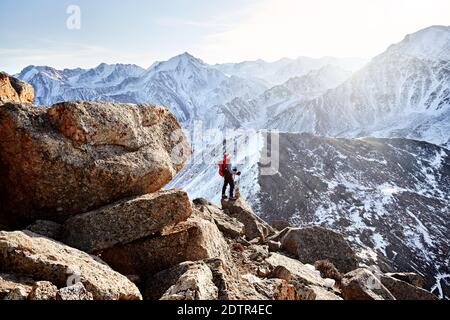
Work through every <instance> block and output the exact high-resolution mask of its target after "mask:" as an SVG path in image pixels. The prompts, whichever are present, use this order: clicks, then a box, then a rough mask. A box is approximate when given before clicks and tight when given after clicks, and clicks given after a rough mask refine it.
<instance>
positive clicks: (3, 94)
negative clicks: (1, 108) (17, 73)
mask: <svg viewBox="0 0 450 320" xmlns="http://www.w3.org/2000/svg"><path fill="white" fill-rule="evenodd" d="M33 100H34V89H33V87H32V86H31V85H30V84H28V83H26V82H24V81H22V80H19V79H17V78H14V77H11V76H8V75H7V74H6V73H4V72H0V105H1V104H4V103H7V102H12V103H32V102H33Z"/></svg>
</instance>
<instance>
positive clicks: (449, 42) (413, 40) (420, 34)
mask: <svg viewBox="0 0 450 320" xmlns="http://www.w3.org/2000/svg"><path fill="white" fill-rule="evenodd" d="M387 52H389V53H400V54H404V55H408V56H412V57H415V58H419V59H425V60H450V26H439V25H434V26H430V27H427V28H424V29H422V30H419V31H417V32H415V33H412V34H408V35H407V36H405V38H404V39H403V40H402V41H401V42H399V43H397V44H394V45H391V46H390V47H389V48H388V51H387Z"/></svg>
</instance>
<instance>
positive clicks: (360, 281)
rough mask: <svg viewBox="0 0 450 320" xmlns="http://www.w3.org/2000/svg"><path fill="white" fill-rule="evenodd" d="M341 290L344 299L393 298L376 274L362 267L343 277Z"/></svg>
mask: <svg viewBox="0 0 450 320" xmlns="http://www.w3.org/2000/svg"><path fill="white" fill-rule="evenodd" d="M341 292H342V296H343V297H344V299H345V300H395V297H394V296H393V295H392V293H391V292H389V290H388V289H387V288H386V287H385V286H384V285H383V284H382V282H381V281H380V279H379V276H378V275H375V274H373V273H372V272H371V271H370V270H367V269H362V268H359V269H356V270H353V271H352V272H349V273H347V274H346V275H345V276H344V277H343V279H342V285H341Z"/></svg>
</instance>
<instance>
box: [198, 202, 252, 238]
mask: <svg viewBox="0 0 450 320" xmlns="http://www.w3.org/2000/svg"><path fill="white" fill-rule="evenodd" d="M194 204H195V206H196V208H197V209H198V210H199V211H200V212H201V215H202V216H203V217H204V218H205V219H208V220H212V221H213V222H214V223H215V224H216V226H217V228H219V230H220V231H221V232H222V233H223V234H224V235H226V236H228V237H230V238H238V237H240V236H243V235H244V234H245V226H244V224H243V223H241V222H239V221H238V220H237V219H236V218H233V217H230V216H229V215H227V214H225V213H224V212H223V211H222V210H220V209H219V208H217V207H216V206H214V205H212V204H209V203H207V202H206V203H205V202H199V199H197V201H194Z"/></svg>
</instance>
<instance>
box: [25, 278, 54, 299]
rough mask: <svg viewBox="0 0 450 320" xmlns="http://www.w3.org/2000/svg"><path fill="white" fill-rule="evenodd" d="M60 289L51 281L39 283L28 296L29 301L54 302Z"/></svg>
mask: <svg viewBox="0 0 450 320" xmlns="http://www.w3.org/2000/svg"><path fill="white" fill-rule="evenodd" d="M57 292H58V288H57V287H56V286H55V285H54V284H53V283H51V282H49V281H38V282H36V283H35V284H34V285H33V288H32V289H31V292H30V294H29V295H28V299H29V300H54V299H55V298H56V294H57Z"/></svg>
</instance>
